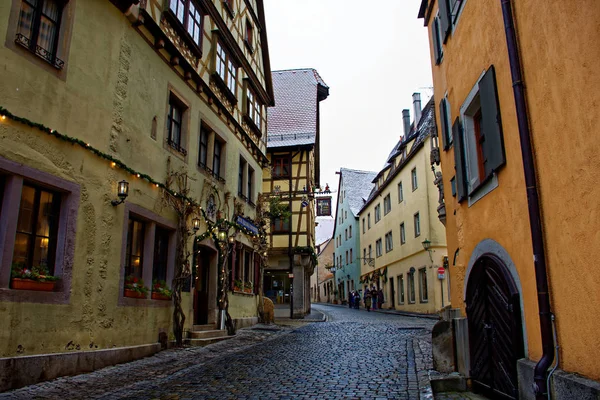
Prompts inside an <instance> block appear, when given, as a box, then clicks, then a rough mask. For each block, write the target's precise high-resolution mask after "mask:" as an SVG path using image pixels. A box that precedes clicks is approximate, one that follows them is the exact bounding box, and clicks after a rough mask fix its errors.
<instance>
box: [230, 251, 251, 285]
mask: <svg viewBox="0 0 600 400" xmlns="http://www.w3.org/2000/svg"><path fill="white" fill-rule="evenodd" d="M238 246H239V247H238V250H237V253H236V259H235V270H234V276H232V278H233V280H234V284H233V287H234V290H238V291H245V290H244V289H248V288H253V289H255V290H254V292H255V293H256V288H255V287H254V278H255V272H256V264H255V260H254V252H253V251H251V250H250V249H249V248H247V247H245V246H242V245H238ZM240 247H241V248H240ZM250 292H252V291H250Z"/></svg>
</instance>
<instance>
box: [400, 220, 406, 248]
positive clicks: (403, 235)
mask: <svg viewBox="0 0 600 400" xmlns="http://www.w3.org/2000/svg"><path fill="white" fill-rule="evenodd" d="M404 243H406V231H405V230H404V222H403V223H401V224H400V244H404Z"/></svg>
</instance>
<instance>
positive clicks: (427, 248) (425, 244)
mask: <svg viewBox="0 0 600 400" xmlns="http://www.w3.org/2000/svg"><path fill="white" fill-rule="evenodd" d="M421 244H422V245H423V248H424V249H425V251H426V252H428V253H429V259H430V260H431V262H433V257H432V256H431V252H432V251H433V250H431V241H429V240H428V239H425V240H423V241H422V242H421Z"/></svg>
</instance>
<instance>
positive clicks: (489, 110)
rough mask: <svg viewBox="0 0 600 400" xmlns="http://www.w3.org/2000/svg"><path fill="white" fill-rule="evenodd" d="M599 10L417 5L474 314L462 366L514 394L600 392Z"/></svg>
mask: <svg viewBox="0 0 600 400" xmlns="http://www.w3.org/2000/svg"><path fill="white" fill-rule="evenodd" d="M598 11H599V8H598V4H597V2H595V1H589V0H588V1H582V2H545V3H544V4H543V5H542V4H541V3H540V2H536V1H531V0H523V1H518V2H517V1H510V0H507V1H503V2H499V1H494V0H479V1H472V0H471V1H464V0H463V1H457V0H423V1H422V3H421V9H420V12H419V17H421V18H423V19H424V21H425V25H426V26H427V28H428V32H429V37H430V47H431V60H432V68H433V82H434V88H435V96H434V97H435V98H436V102H437V104H436V112H437V119H438V121H441V123H439V124H438V127H439V136H440V138H441V139H442V145H443V146H442V151H441V156H440V158H441V163H442V167H443V187H444V194H445V203H446V213H447V224H446V228H447V239H448V252H449V255H450V267H449V270H450V276H451V282H452V304H453V305H454V306H455V307H459V308H460V309H459V310H458V312H459V313H460V314H461V315H462V316H463V317H466V320H465V319H456V320H455V328H456V329H455V331H456V332H457V336H456V343H457V349H459V351H458V354H457V355H458V358H457V360H456V362H457V367H458V369H459V370H460V371H461V372H463V373H464V374H467V375H469V374H470V377H471V378H472V380H473V382H474V383H475V385H476V386H478V387H479V388H481V389H484V390H487V391H488V392H491V393H496V394H502V395H504V396H506V397H508V398H521V399H529V398H533V397H537V398H546V397H547V396H546V395H547V391H550V394H551V395H552V397H553V398H557V399H559V398H560V399H567V398H569V399H571V398H573V399H574V398H592V397H594V398H596V397H598V395H599V394H598V393H599V389H598V387H599V385H598V381H599V380H600V364H599V363H598V360H599V359H600V346H598V345H596V342H597V339H596V337H597V332H598V329H599V328H600V325H599V322H598V319H597V318H595V317H594V315H595V311H596V310H597V309H598V308H600V285H599V284H598V278H596V276H597V274H596V273H595V265H594V263H593V262H590V260H589V258H590V256H591V255H592V254H593V249H594V248H595V247H594V246H595V243H597V240H596V239H597V237H598V232H600V220H599V219H598V218H597V214H598V207H599V206H598V201H597V199H598V197H599V195H600V189H598V185H595V184H594V183H593V182H594V180H595V179H594V175H595V173H594V172H593V171H595V169H596V166H597V160H596V155H597V154H598V153H599V152H600V145H599V144H598V141H597V140H595V139H596V136H597V135H595V134H594V133H593V132H595V129H596V128H595V127H596V126H597V123H598V119H599V118H598V115H597V112H596V107H595V105H596V104H597V103H598V101H599V100H600V94H599V91H598V90H596V89H597V88H598V87H600V76H599V75H598V73H597V67H596V66H597V63H598V59H599V56H600V50H599V49H598V46H594V45H590V41H591V40H593V38H595V37H597V36H598V32H599V30H598V26H599V24H600V13H599V12H598ZM565 16H568V17H565ZM548 27H551V28H550V29H548ZM517 43H518V45H517ZM597 85H598V86H597ZM590 244H591V247H590ZM590 250H592V252H590ZM467 331H468V336H467V334H466V333H467ZM555 335H556V338H557V342H555V340H554V337H555ZM555 346H559V350H558V352H555ZM469 351H470V353H469ZM553 365H555V366H556V367H557V369H556V371H554V369H553ZM551 368H552V369H551ZM550 371H552V373H550ZM573 374H576V375H577V377H576V376H575V375H573ZM549 376H550V378H548V377H549ZM547 380H549V382H550V387H549V388H547V383H546V382H547Z"/></svg>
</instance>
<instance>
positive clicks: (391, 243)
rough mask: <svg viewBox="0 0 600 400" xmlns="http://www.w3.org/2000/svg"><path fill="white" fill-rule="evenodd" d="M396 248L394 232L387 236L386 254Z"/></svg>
mask: <svg viewBox="0 0 600 400" xmlns="http://www.w3.org/2000/svg"><path fill="white" fill-rule="evenodd" d="M393 248H394V239H393V237H392V232H391V231H390V232H388V233H386V234H385V252H386V253H389V252H390V251H392V250H393Z"/></svg>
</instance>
